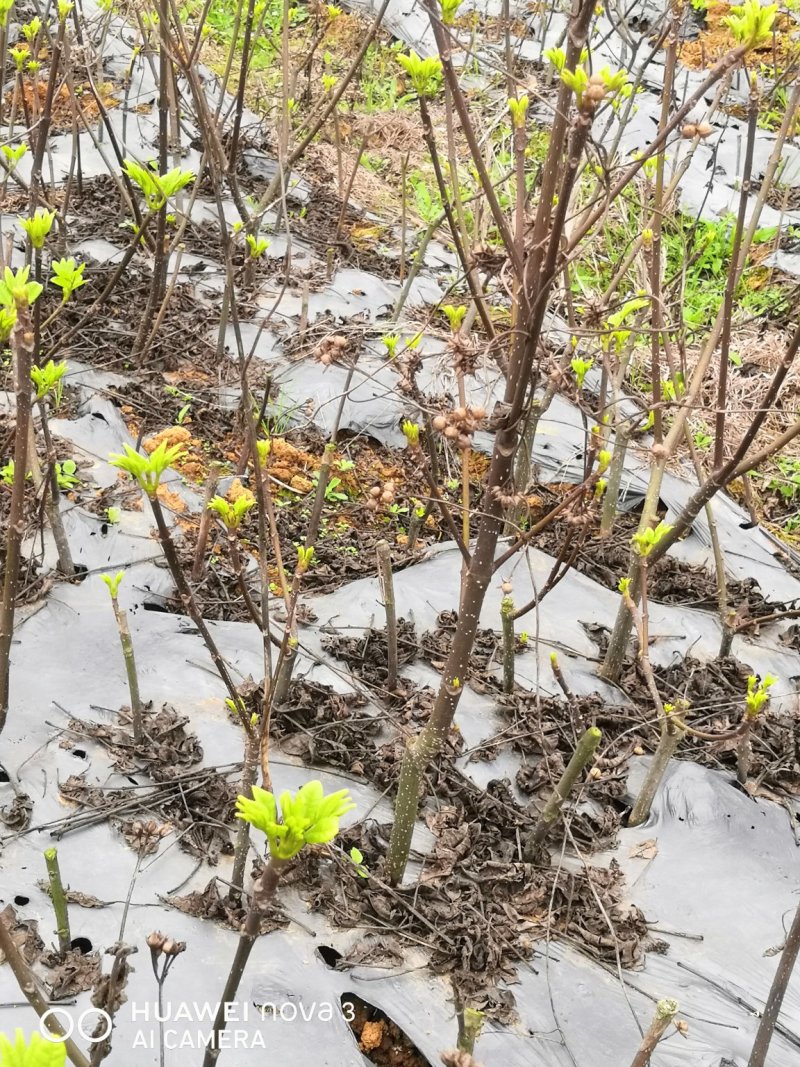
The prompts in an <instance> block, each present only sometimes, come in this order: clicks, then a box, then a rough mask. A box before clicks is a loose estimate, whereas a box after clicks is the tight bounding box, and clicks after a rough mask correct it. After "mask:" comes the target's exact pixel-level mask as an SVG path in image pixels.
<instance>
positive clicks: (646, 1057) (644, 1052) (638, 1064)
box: [631, 999, 678, 1067]
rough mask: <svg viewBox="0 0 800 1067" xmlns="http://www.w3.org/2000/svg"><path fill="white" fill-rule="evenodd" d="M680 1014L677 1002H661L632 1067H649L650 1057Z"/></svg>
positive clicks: (657, 1006)
mask: <svg viewBox="0 0 800 1067" xmlns="http://www.w3.org/2000/svg"><path fill="white" fill-rule="evenodd" d="M677 1014H678V1002H677V1000H666V999H665V1000H659V1002H658V1003H657V1004H656V1013H655V1015H654V1017H653V1021H652V1022H651V1023H650V1025H649V1027H648V1028H647V1033H646V1034H645V1035H644V1037H643V1038H642V1041H641V1044H640V1045H639V1050H638V1052H637V1053H636V1055H635V1056H634V1057H633V1063H632V1064H631V1067H648V1064H649V1063H650V1057H651V1056H652V1054H653V1053H654V1052H655V1048H656V1045H657V1044H658V1043H659V1041H660V1040H661V1038H662V1037H663V1036H664V1033H665V1031H666V1030H667V1027H668V1026H669V1024H670V1023H671V1022H672V1021H673V1019H674V1018H675V1016H676V1015H677Z"/></svg>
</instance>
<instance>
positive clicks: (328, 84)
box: [322, 74, 339, 94]
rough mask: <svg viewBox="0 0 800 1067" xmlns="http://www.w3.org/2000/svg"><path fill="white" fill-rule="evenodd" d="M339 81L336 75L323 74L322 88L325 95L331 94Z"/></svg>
mask: <svg viewBox="0 0 800 1067" xmlns="http://www.w3.org/2000/svg"><path fill="white" fill-rule="evenodd" d="M338 80H339V79H338V78H337V77H336V75H335V74H323V75H322V88H323V90H324V91H325V93H326V94H327V93H330V92H331V91H332V90H333V89H334V88H335V86H336V83H337V81H338Z"/></svg>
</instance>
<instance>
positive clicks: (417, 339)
mask: <svg viewBox="0 0 800 1067" xmlns="http://www.w3.org/2000/svg"><path fill="white" fill-rule="evenodd" d="M421 341H422V334H421V333H415V334H414V336H413V337H409V339H408V340H407V341H406V344H405V347H406V348H407V349H408V350H409V351H410V352H413V351H414V349H415V348H419V346H420V343H421Z"/></svg>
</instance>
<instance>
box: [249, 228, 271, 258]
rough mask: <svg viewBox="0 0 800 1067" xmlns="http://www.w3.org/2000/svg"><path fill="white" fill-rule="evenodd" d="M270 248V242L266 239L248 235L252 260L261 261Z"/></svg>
mask: <svg viewBox="0 0 800 1067" xmlns="http://www.w3.org/2000/svg"><path fill="white" fill-rule="evenodd" d="M268 248H269V241H268V240H267V239H266V237H254V236H253V235H252V233H248V235H247V250H248V252H249V253H250V258H251V259H261V257H262V256H263V255H264V253H265V252H266V250H267V249H268Z"/></svg>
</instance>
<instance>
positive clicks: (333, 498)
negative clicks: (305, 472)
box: [311, 473, 350, 504]
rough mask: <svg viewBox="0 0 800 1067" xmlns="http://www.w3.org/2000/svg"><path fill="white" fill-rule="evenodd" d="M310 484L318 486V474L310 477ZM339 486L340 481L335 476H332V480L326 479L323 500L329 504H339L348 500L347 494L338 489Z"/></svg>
mask: <svg viewBox="0 0 800 1067" xmlns="http://www.w3.org/2000/svg"><path fill="white" fill-rule="evenodd" d="M311 482H312V485H314V486H318V485H319V474H318V473H315V474H314V475H313V476H312V478H311ZM341 484H342V479H341V478H337V477H336V475H334V476H333V477H332V478H328V482H327V485H326V486H325V499H326V500H327V501H328V503H329V504H340V503H341V502H342V501H343V500H349V499H350V497H349V496H348V495H347V493H345V492H343V490H341V489H340V488H339V486H340V485H341Z"/></svg>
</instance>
